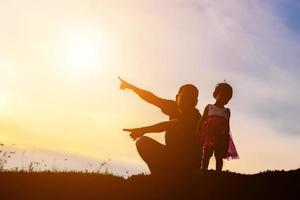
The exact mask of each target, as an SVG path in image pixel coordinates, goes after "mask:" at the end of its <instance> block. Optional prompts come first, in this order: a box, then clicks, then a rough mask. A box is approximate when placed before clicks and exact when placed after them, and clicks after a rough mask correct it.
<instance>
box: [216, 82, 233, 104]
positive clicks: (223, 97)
mask: <svg viewBox="0 0 300 200" xmlns="http://www.w3.org/2000/svg"><path fill="white" fill-rule="evenodd" d="M232 94H233V90H232V87H231V86H230V85H229V84H228V83H226V82H223V83H218V84H217V85H216V88H215V91H214V94H213V95H214V97H215V99H216V101H217V102H218V103H220V104H222V105H226V104H227V103H228V102H229V100H230V99H231V98H232Z"/></svg>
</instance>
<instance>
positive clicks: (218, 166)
mask: <svg viewBox="0 0 300 200" xmlns="http://www.w3.org/2000/svg"><path fill="white" fill-rule="evenodd" d="M215 158H216V170H217V171H222V168H223V157H222V156H219V155H215Z"/></svg>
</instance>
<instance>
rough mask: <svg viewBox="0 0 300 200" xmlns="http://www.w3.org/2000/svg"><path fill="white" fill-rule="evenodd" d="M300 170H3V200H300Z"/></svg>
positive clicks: (0, 190) (0, 178) (0, 192)
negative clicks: (120, 173)
mask: <svg viewBox="0 0 300 200" xmlns="http://www.w3.org/2000/svg"><path fill="white" fill-rule="evenodd" d="M299 192H300V169H298V170H292V171H287V172H285V171H274V172H264V173H260V174H255V175H242V174H236V173H229V172H222V173H216V172H214V171H208V172H205V173H199V174H196V175H195V174H194V175H192V176H185V177H178V176H175V175H174V176H171V177H152V176H148V175H137V176H132V177H130V178H129V179H124V178H122V177H117V176H113V175H109V174H89V173H53V172H41V173H27V172H1V173H0V199H1V200H4V199H22V200H23V199H30V200H33V199H41V200H46V199H51V200H54V199H65V200H67V199H72V200H77V199H82V200H89V199H131V200H132V199H222V200H224V199H231V200H232V199H299V198H300V195H299Z"/></svg>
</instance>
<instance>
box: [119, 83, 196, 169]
mask: <svg viewBox="0 0 300 200" xmlns="http://www.w3.org/2000/svg"><path fill="white" fill-rule="evenodd" d="M119 80H120V82H121V84H120V88H121V89H123V90H125V89H129V90H132V91H133V92H134V93H136V94H137V95H138V96H139V97H140V98H142V99H143V100H144V101H146V102H148V103H150V104H152V105H155V106H157V107H158V108H160V109H161V111H162V112H163V113H164V114H166V115H168V116H169V119H170V121H167V122H162V123H159V124H155V125H153V126H148V127H143V128H136V129H124V130H125V131H129V132H131V135H130V136H131V137H132V138H133V139H134V140H136V139H137V141H136V147H137V151H138V153H139V155H140V157H141V158H142V159H143V160H144V161H145V162H146V164H147V165H148V167H149V170H150V172H151V174H165V173H168V172H172V171H173V172H179V171H182V172H189V171H194V170H197V169H200V165H201V158H202V151H201V147H200V146H199V145H200V138H198V137H197V135H196V134H195V130H196V127H197V123H198V121H199V119H200V118H201V114H200V112H199V111H198V109H196V105H197V103H198V89H197V88H196V87H195V86H194V85H191V84H186V85H183V86H181V87H180V89H179V91H178V94H177V95H176V100H175V101H174V100H167V99H163V98H160V97H158V96H156V95H154V94H153V93H151V92H149V91H146V90H143V89H141V88H138V87H136V86H134V85H133V84H130V83H128V82H126V81H124V80H123V79H121V78H120V77H119ZM163 131H166V132H165V145H163V144H161V143H159V142H157V141H156V140H154V139H152V138H150V137H147V136H144V134H145V133H150V132H163ZM198 142H199V143H198Z"/></svg>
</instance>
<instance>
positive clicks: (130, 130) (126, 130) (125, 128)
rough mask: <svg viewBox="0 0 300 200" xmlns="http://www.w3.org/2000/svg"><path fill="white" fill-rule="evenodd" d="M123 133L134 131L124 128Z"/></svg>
mask: <svg viewBox="0 0 300 200" xmlns="http://www.w3.org/2000/svg"><path fill="white" fill-rule="evenodd" d="M123 131H127V132H132V129H130V128H123Z"/></svg>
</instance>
